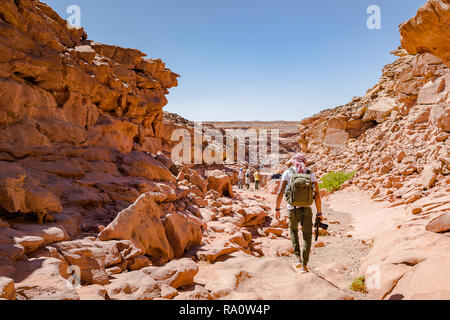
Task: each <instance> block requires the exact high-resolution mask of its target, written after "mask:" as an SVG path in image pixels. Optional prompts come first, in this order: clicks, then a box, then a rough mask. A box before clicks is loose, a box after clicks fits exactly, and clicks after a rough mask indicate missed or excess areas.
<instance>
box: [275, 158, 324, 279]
mask: <svg viewBox="0 0 450 320" xmlns="http://www.w3.org/2000/svg"><path fill="white" fill-rule="evenodd" d="M288 165H292V167H291V168H289V169H288V170H286V171H285V172H284V174H283V176H282V178H281V183H280V188H279V190H278V195H277V200H276V207H275V211H276V218H277V219H280V211H281V209H280V206H281V202H282V200H283V196H285V199H286V202H287V209H288V212H289V222H290V237H291V241H292V244H293V246H294V254H295V255H296V256H297V258H298V263H297V264H296V265H295V268H296V269H299V270H300V272H301V273H307V272H309V270H308V261H309V255H310V252H311V242H312V233H313V213H312V209H311V205H312V204H313V202H314V201H315V204H316V208H317V218H318V220H319V221H320V222H322V221H323V219H324V217H323V215H322V201H321V199H320V194H319V184H318V182H317V178H316V176H315V174H314V173H313V172H312V171H311V170H310V169H309V168H308V161H307V160H306V158H305V157H304V156H303V155H302V154H297V155H296V156H294V157H293V158H292V159H291V160H290V161H289V162H288ZM314 196H315V197H314ZM299 224H301V226H302V233H303V247H302V251H301V252H300V244H299V238H298V225H299Z"/></svg>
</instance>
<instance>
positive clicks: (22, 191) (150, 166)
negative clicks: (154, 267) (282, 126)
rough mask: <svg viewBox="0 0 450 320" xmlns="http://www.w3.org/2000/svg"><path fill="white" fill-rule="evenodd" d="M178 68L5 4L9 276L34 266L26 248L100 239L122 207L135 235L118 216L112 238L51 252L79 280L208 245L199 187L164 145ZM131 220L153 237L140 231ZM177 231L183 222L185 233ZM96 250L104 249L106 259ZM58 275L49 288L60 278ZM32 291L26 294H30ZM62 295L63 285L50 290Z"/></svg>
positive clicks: (1, 49)
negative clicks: (76, 269)
mask: <svg viewBox="0 0 450 320" xmlns="http://www.w3.org/2000/svg"><path fill="white" fill-rule="evenodd" d="M177 77H178V75H176V74H175V73H173V72H171V71H170V70H169V69H167V68H166V67H165V64H164V63H163V62H162V61H161V60H154V59H146V58H145V54H144V53H142V52H140V51H139V50H135V49H125V48H120V47H117V46H111V45H105V44H100V43H97V42H93V41H91V40H88V38H87V35H86V33H85V32H84V30H83V29H75V28H69V27H68V26H67V22H66V21H64V20H63V19H61V18H60V17H59V16H58V15H57V14H56V13H55V12H54V11H53V10H52V9H51V8H50V7H49V6H47V5H46V4H44V3H41V2H39V1H35V0H23V1H13V0H5V1H2V2H1V3H0V96H1V101H0V216H1V218H0V274H1V275H2V276H5V275H6V276H11V277H14V278H21V279H23V276H22V275H18V273H21V274H23V273H24V272H25V273H26V272H27V271H26V270H28V269H27V268H31V265H30V263H31V262H30V261H31V260H27V259H28V257H29V256H28V255H30V254H33V253H34V252H35V251H39V250H41V248H42V247H45V246H48V245H51V244H53V243H59V242H61V241H68V240H71V239H73V238H82V237H83V236H94V237H95V235H96V234H97V233H98V232H100V231H102V230H103V229H105V226H107V225H108V224H109V223H110V222H111V221H112V220H113V219H115V218H116V220H118V221H119V222H121V221H122V220H121V219H124V216H125V217H128V219H131V220H128V221H127V223H129V224H130V225H129V226H128V227H129V229H127V230H126V231H127V232H125V233H124V232H122V233H120V232H121V231H120V230H119V229H120V228H123V225H119V226H116V225H114V224H112V225H111V226H109V227H107V228H106V229H105V230H103V231H104V232H103V235H102V237H101V238H102V239H104V240H107V241H105V242H97V241H92V243H90V242H89V241H87V240H80V241H82V243H81V244H80V243H77V242H75V243H65V244H64V245H59V246H58V247H55V248H56V251H55V250H54V249H55V248H53V249H49V250H53V251H52V252H54V256H55V257H56V258H57V259H56V261H51V260H50V261H49V264H51V265H60V264H67V263H68V264H70V265H78V266H80V267H81V268H82V281H84V282H86V283H90V284H93V283H99V284H104V283H108V282H109V281H108V277H107V276H106V273H105V270H104V269H105V268H108V267H111V266H112V267H113V269H114V268H115V270H116V271H115V272H121V271H122V270H126V269H127V266H128V268H132V269H136V268H137V267H136V266H137V265H139V264H140V266H141V267H142V266H145V265H148V263H149V260H148V258H147V257H150V258H151V259H153V260H154V261H155V262H165V261H168V260H171V259H173V258H174V257H180V256H181V255H183V253H184V251H185V250H187V249H189V248H190V247H192V246H194V245H198V244H200V243H201V240H202V231H201V230H202V222H201V219H200V218H199V217H200V213H199V211H198V208H194V207H193V206H192V204H191V202H190V200H189V198H188V197H187V195H188V194H189V193H190V190H192V189H193V188H194V184H192V183H190V182H189V181H187V180H183V181H184V182H183V181H178V183H182V184H183V183H184V184H185V186H181V185H177V179H176V175H178V173H179V171H180V170H181V169H182V168H181V167H176V166H175V165H174V164H173V163H172V162H171V161H170V159H168V158H167V157H165V156H164V155H163V154H162V153H161V151H162V143H161V139H160V138H161V136H162V128H163V111H162V108H163V107H164V106H165V105H166V103H167V99H166V95H167V94H168V93H169V91H168V89H169V88H171V87H174V86H176V85H177ZM183 170H185V171H186V176H192V177H193V176H194V175H195V173H193V172H191V171H190V170H189V169H187V168H184V169H183ZM195 176H197V175H195ZM202 181H203V179H202V178H201V177H198V180H197V182H196V183H197V184H199V185H200V186H203V184H205V183H207V182H206V181H203V182H202ZM204 192H206V189H205V190H203V191H202V190H200V189H199V190H198V194H199V195H202V194H203V193H204ZM141 195H142V196H141ZM140 196H141V200H140V201H137V203H136V204H135V206H134V207H132V208H131V209H129V210H128V211H124V212H122V214H120V215H119V216H117V213H119V212H121V211H122V210H123V209H125V208H127V207H128V206H130V204H132V203H134V202H135V201H136V200H137V199H138V198H139V197H140ZM141 203H142V205H140V204H141ZM133 208H134V209H133ZM142 210H146V212H148V216H147V220H146V224H145V225H143V224H142V221H141V223H140V220H138V219H139V217H140V216H139V214H141V213H142ZM130 211H131V213H130ZM127 212H128V213H127ZM116 216H117V217H116ZM37 223H39V224H37ZM133 223H134V224H135V225H136V228H138V229H139V230H140V232H141V233H142V232H143V233H144V234H145V235H144V237H145V236H148V234H147V233H148V232H152V235H151V237H150V238H145V239H144V238H142V237H141V234H140V233H139V232H137V231H136V230H133V229H132V224H133ZM119 224H120V223H119ZM180 228H181V229H186V230H185V231H184V233H183V236H182V237H180V235H179V234H177V232H178V231H179V230H180ZM122 231H123V230H122ZM109 240H111V241H109ZM116 240H118V241H119V242H117V243H116V242H114V241H116ZM83 241H87V242H83ZM120 241H122V242H120ZM123 241H125V242H123ZM89 248H92V250H90V249H89ZM95 248H96V249H95ZM127 248H128V249H127ZM133 248H134V249H133ZM117 250H119V251H123V250H128V251H127V253H123V254H119V251H117ZM130 250H131V251H132V252H131V251H130ZM133 250H134V251H133ZM89 252H90V253H89ZM92 252H96V253H94V257H97V256H96V255H98V254H99V253H100V252H103V253H101V254H100V256H102V255H106V256H108V258H106V260H107V261H106V262H105V261H104V260H105V258H98V257H97V258H93V257H92V254H93V253H92ZM114 252H115V253H114ZM110 254H112V256H113V257H114V258H112V260H111V255H110ZM144 254H146V255H147V257H144V256H143V255H144ZM47 255H48V254H47ZM59 258H60V259H59ZM58 259H59V262H58ZM136 259H137V260H136ZM44 260H45V259H44ZM45 261H46V262H45V263H47V262H48V261H47V260H45ZM45 263H44V264H45ZM17 264H22V266H21V267H18V265H17ZM133 265H134V266H133ZM61 270H62V269H61ZM47 271H48V270H47ZM63 275H65V273H61V276H63ZM46 276H47V277H50V275H46ZM55 279H60V280H61V279H62V278H58V277H56V278H55ZM28 280H30V279H28ZM35 280H36V279H35ZM30 281H31V282H33V281H32V280H30ZM49 281H50V280H49ZM52 281H53V280H52ZM52 281H50V282H51V283H52V284H49V286H50V287H51V286H52V285H53V286H55V285H56V286H58V288H59V287H60V286H59V285H57V283H58V281H59V280H58V281H56V280H55V281H56V282H54V281H53V282H52ZM18 287H20V285H19V286H18ZM46 290H48V288H45V289H43V291H44V292H45V291H46ZM55 290H56V291H58V290H57V289H55ZM25 291H26V289H24V291H23V292H22V298H25V297H28V298H32V296H29V294H31V295H33V294H32V293H27V292H25ZM66 293H67V292H66ZM34 294H35V295H38V296H40V295H41V294H43V292H42V291H40V290H37V291H36V292H35V293H34ZM58 294H61V295H62V296H64V295H65V291H64V290H62V291H61V292H60V293H57V294H56V296H54V297H53V298H58V297H61V296H58ZM68 295H69V296H70V297H74V295H73V292H71V293H70V292H69V293H68ZM75 296H76V295H75ZM40 297H41V298H42V297H43V296H40Z"/></svg>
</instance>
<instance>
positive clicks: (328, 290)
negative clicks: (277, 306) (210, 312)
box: [195, 190, 371, 300]
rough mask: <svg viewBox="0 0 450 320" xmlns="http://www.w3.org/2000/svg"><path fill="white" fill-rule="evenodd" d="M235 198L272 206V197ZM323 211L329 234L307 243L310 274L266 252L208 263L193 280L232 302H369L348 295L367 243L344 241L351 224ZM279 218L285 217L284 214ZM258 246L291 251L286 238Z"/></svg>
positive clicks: (288, 258) (362, 296)
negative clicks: (309, 245)
mask: <svg viewBox="0 0 450 320" xmlns="http://www.w3.org/2000/svg"><path fill="white" fill-rule="evenodd" d="M239 194H240V195H241V196H242V197H244V198H245V197H251V196H253V195H255V194H256V195H258V196H261V197H264V198H266V199H267V200H268V204H270V205H271V206H272V207H273V205H274V203H275V196H274V195H271V194H269V193H267V192H266V191H254V190H251V191H239ZM324 211H325V212H326V214H327V219H328V223H330V229H329V234H328V235H325V236H322V237H320V238H319V240H318V242H315V241H314V239H313V249H312V252H311V258H310V264H309V266H310V270H311V273H310V274H307V275H300V274H298V273H296V272H295V271H294V270H293V268H292V265H293V264H294V263H295V262H296V260H295V258H294V256H293V255H290V256H279V255H278V254H276V250H273V252H275V253H274V254H271V251H270V250H269V251H268V252H269V254H267V255H266V256H265V257H261V258H257V257H254V256H250V255H247V254H245V253H242V252H238V253H234V254H232V255H230V256H229V257H227V258H226V259H222V260H221V261H217V262H216V263H214V264H206V263H205V264H200V272H199V274H198V275H197V277H196V278H195V281H196V282H197V283H198V284H202V285H205V287H206V289H209V290H214V291H215V292H219V293H220V294H219V297H220V298H223V299H232V300H234V299H251V300H253V299H255V300H257V299H264V300H267V299H275V300H277V299H282V300H309V299H332V300H334V299H358V300H359V299H370V298H371V296H370V295H368V294H362V293H357V292H353V291H350V290H349V286H350V284H351V283H352V281H353V280H354V279H355V278H358V277H360V276H361V274H360V273H359V269H360V266H361V265H360V259H361V258H362V257H364V256H365V255H367V253H368V250H369V246H368V244H367V242H365V241H364V242H363V241H361V240H360V239H357V238H356V237H350V236H349V233H350V232H351V231H352V227H351V223H352V221H353V220H352V216H351V215H350V214H349V213H346V212H344V211H338V210H332V209H331V208H329V207H328V206H327V205H326V204H325V210H324ZM283 215H284V216H285V217H286V216H287V212H286V211H284V212H283ZM285 217H284V218H285ZM282 219H283V217H282ZM300 233H301V231H300ZM264 243H265V245H266V246H269V247H272V248H277V247H283V246H284V247H285V246H286V245H288V246H291V245H290V241H289V240H288V237H278V238H276V239H269V238H265V239H264ZM317 245H318V246H317ZM316 246H317V247H316Z"/></svg>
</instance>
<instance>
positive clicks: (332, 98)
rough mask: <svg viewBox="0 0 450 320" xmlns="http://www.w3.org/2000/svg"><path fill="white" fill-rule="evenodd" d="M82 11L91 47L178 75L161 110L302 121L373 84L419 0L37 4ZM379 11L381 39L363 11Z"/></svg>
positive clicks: (195, 116) (59, 0)
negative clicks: (151, 61) (152, 62)
mask: <svg viewBox="0 0 450 320" xmlns="http://www.w3.org/2000/svg"><path fill="white" fill-rule="evenodd" d="M44 2H46V3H47V4H49V5H50V6H52V7H53V8H54V9H55V10H56V11H57V12H58V13H59V14H60V15H61V16H62V17H63V18H68V16H69V14H67V13H66V8H67V7H68V6H69V5H72V4H76V5H78V6H80V8H81V13H82V16H81V20H82V21H81V22H82V26H83V27H84V28H85V30H86V31H87V33H88V36H89V39H91V40H95V41H98V42H102V43H107V44H114V45H119V46H123V47H128V48H137V49H140V50H141V51H143V52H145V53H146V54H148V55H149V57H151V58H161V59H163V60H164V61H165V62H166V64H167V67H169V68H170V69H172V70H173V71H174V72H176V73H178V74H180V75H182V78H181V79H180V82H179V87H178V88H173V89H171V93H170V95H169V97H168V98H169V105H168V106H167V107H166V108H165V110H167V111H170V112H175V113H178V114H180V115H182V116H184V117H186V118H188V119H190V120H194V121H200V120H204V121H211V120H219V121H225V120H301V119H303V118H305V117H308V116H311V115H313V114H315V113H317V112H320V111H321V110H323V109H328V108H331V107H334V106H337V105H341V104H345V103H347V102H349V101H350V100H351V98H352V97H354V96H361V95H364V94H365V92H366V91H367V90H368V89H369V88H371V87H372V86H373V85H375V84H376V83H377V82H378V79H379V77H380V76H381V70H382V68H383V66H384V65H386V64H387V63H390V62H392V61H394V59H395V57H394V56H392V55H390V54H389V52H390V51H392V50H393V49H396V48H397V47H398V46H399V45H400V34H399V31H398V26H399V24H400V23H402V22H403V21H406V20H408V19H409V18H411V17H413V16H414V15H415V13H416V12H417V9H418V8H419V7H420V6H421V5H423V4H424V3H425V0H394V1H392V0H339V1H338V0H315V1H311V0H308V1H303V0H277V1H267V0H159V1H156V0H128V1H117V0H114V1H111V0H94V1H93V0H44ZM372 4H376V5H378V6H380V8H381V14H382V15H381V21H382V29H381V30H372V31H371V30H369V29H368V28H367V27H366V20H367V18H368V17H369V15H368V14H367V13H366V10H367V8H368V6H369V5H372Z"/></svg>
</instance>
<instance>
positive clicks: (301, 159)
mask: <svg viewBox="0 0 450 320" xmlns="http://www.w3.org/2000/svg"><path fill="white" fill-rule="evenodd" d="M290 162H291V164H292V166H293V167H295V168H296V169H297V171H298V173H305V171H306V167H307V166H308V160H306V158H305V156H304V155H303V154H301V153H298V154H296V155H295V156H294V157H293V158H292V159H291V161H290Z"/></svg>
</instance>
